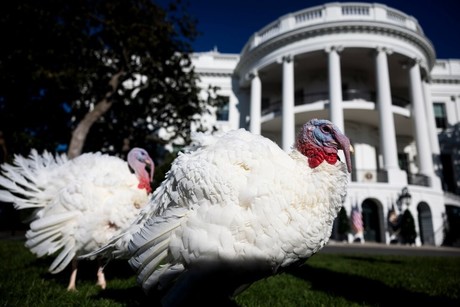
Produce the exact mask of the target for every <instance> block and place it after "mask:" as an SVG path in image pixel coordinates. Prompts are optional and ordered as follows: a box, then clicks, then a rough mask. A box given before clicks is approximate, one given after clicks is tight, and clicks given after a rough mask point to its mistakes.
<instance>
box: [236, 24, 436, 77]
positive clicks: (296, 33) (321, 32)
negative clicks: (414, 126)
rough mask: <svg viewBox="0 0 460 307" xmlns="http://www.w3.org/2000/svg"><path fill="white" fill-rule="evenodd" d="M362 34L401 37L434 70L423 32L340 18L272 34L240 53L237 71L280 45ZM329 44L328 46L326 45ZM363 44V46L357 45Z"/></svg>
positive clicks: (432, 59) (430, 49) (248, 66)
mask: <svg viewBox="0 0 460 307" xmlns="http://www.w3.org/2000/svg"><path fill="white" fill-rule="evenodd" d="M350 33H363V34H375V35H380V36H389V37H395V38H397V39H400V40H402V41H404V42H406V43H408V44H411V45H413V46H415V47H416V48H418V49H419V50H421V52H422V53H423V54H424V56H425V58H426V60H427V65H428V67H427V68H428V69H430V70H431V68H432V67H433V65H434V63H435V61H436V55H435V51H434V47H433V45H432V43H431V42H430V41H429V40H428V38H426V37H425V36H423V35H420V34H419V33H416V32H414V31H411V30H408V29H405V28H402V27H398V26H394V25H391V24H387V23H382V22H369V21H341V22H330V23H323V24H318V25H313V26H306V27H300V28H297V29H294V30H292V31H288V32H284V33H282V34H279V35H276V36H273V37H271V38H270V39H268V40H266V41H264V42H263V43H261V44H260V45H258V46H256V47H254V48H253V49H251V50H249V51H246V52H245V53H244V54H241V56H240V61H239V62H238V64H237V66H236V68H235V72H236V73H237V74H238V73H240V72H243V73H244V72H246V71H247V70H250V69H252V67H251V66H252V65H253V64H254V63H255V62H256V61H257V60H258V59H260V58H262V57H264V56H266V55H268V54H270V53H272V52H273V51H276V50H277V49H279V48H282V47H285V46H288V45H290V44H292V43H295V42H297V41H300V40H305V39H310V38H314V37H320V36H328V35H335V34H350ZM325 47H326V46H325ZM356 47H360V46H356Z"/></svg>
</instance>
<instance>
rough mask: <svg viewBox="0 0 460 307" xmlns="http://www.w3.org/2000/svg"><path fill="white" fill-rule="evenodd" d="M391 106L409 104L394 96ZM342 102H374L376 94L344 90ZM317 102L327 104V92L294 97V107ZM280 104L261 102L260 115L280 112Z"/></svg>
mask: <svg viewBox="0 0 460 307" xmlns="http://www.w3.org/2000/svg"><path fill="white" fill-rule="evenodd" d="M391 99H392V102H393V105H396V106H399V107H403V108H405V107H407V106H408V105H409V104H410V101H409V99H407V98H405V97H400V96H396V95H392V96H391ZM342 100H343V101H345V102H346V101H353V100H363V101H370V102H374V101H376V93H375V91H366V90H355V89H350V90H344V91H343V92H342ZM318 101H327V102H329V92H327V91H324V92H310V93H306V94H304V95H303V96H300V97H299V96H296V97H295V101H294V103H295V105H296V106H299V105H305V104H311V103H315V102H318ZM281 108H282V103H281V101H280V100H277V101H273V102H270V101H269V100H268V99H266V100H265V101H263V102H262V115H266V114H269V113H278V112H281Z"/></svg>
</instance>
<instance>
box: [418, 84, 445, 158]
mask: <svg viewBox="0 0 460 307" xmlns="http://www.w3.org/2000/svg"><path fill="white" fill-rule="evenodd" d="M422 85H423V94H424V98H425V112H426V113H425V114H426V122H427V126H428V131H429V135H428V136H429V138H430V145H431V150H432V151H433V153H434V154H437V155H439V154H440V153H441V149H440V147H439V139H438V133H437V129H436V120H435V118H434V111H433V101H432V100H431V89H430V83H428V81H425V82H423V83H422Z"/></svg>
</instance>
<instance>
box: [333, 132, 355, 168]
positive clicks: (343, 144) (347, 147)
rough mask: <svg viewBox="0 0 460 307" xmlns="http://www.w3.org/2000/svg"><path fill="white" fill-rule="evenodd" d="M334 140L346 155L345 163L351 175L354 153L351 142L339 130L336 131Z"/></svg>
mask: <svg viewBox="0 0 460 307" xmlns="http://www.w3.org/2000/svg"><path fill="white" fill-rule="evenodd" d="M334 138H335V140H336V141H337V143H339V145H340V148H339V149H342V150H343V153H344V154H345V162H346V163H347V169H348V172H349V173H351V153H352V152H354V149H353V146H351V144H350V140H349V139H348V138H347V137H346V136H345V135H344V134H343V133H342V132H341V131H340V130H339V129H337V128H335V129H334Z"/></svg>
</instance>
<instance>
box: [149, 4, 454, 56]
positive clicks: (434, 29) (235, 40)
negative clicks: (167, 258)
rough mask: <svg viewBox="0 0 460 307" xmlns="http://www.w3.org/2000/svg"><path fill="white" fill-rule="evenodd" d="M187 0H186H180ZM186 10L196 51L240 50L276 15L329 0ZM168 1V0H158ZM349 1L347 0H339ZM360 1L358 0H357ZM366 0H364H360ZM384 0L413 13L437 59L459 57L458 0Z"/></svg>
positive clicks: (230, 5) (218, 6) (215, 6)
mask: <svg viewBox="0 0 460 307" xmlns="http://www.w3.org/2000/svg"><path fill="white" fill-rule="evenodd" d="M183 1H187V0H183ZM188 1H189V6H188V7H189V12H190V14H191V15H193V16H195V17H196V18H197V19H198V30H199V31H200V32H202V35H201V36H200V37H198V39H197V40H196V42H195V44H194V45H193V47H194V50H195V51H196V52H202V51H210V50H212V49H213V48H214V46H216V47H217V49H218V50H219V51H220V52H222V53H240V51H241V49H243V47H244V45H245V44H246V42H247V41H248V39H249V38H250V37H251V35H252V34H253V33H254V32H256V31H258V30H260V29H261V28H263V27H264V26H265V25H267V24H269V23H270V22H272V21H274V20H276V19H277V18H278V17H280V16H282V15H284V14H287V13H291V12H295V11H298V10H301V9H304V8H308V7H312V6H316V5H321V4H324V3H327V2H335V1H333V0H331V1H316V0H314V1H311V0H303V1H301V0H278V1H275V0H265V1H263V0H233V1H216V0H188ZM157 2H159V3H168V2H169V1H168V0H159V1H157ZM340 2H349V1H340ZM356 2H359V1H356ZM362 2H366V1H362ZM369 2H377V3H382V4H385V5H387V6H389V7H392V8H395V9H398V10H400V11H402V12H404V13H406V14H408V15H412V16H413V17H415V18H416V19H417V20H418V22H419V23H420V25H421V26H422V29H423V31H424V32H425V35H426V36H427V37H428V38H429V39H430V40H431V42H432V43H433V45H434V47H435V49H436V55H437V58H438V59H448V58H456V59H460V1H458V0H437V1H436V0H418V1H417V0H399V1H397V0H387V1H383V0H382V1H369Z"/></svg>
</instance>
